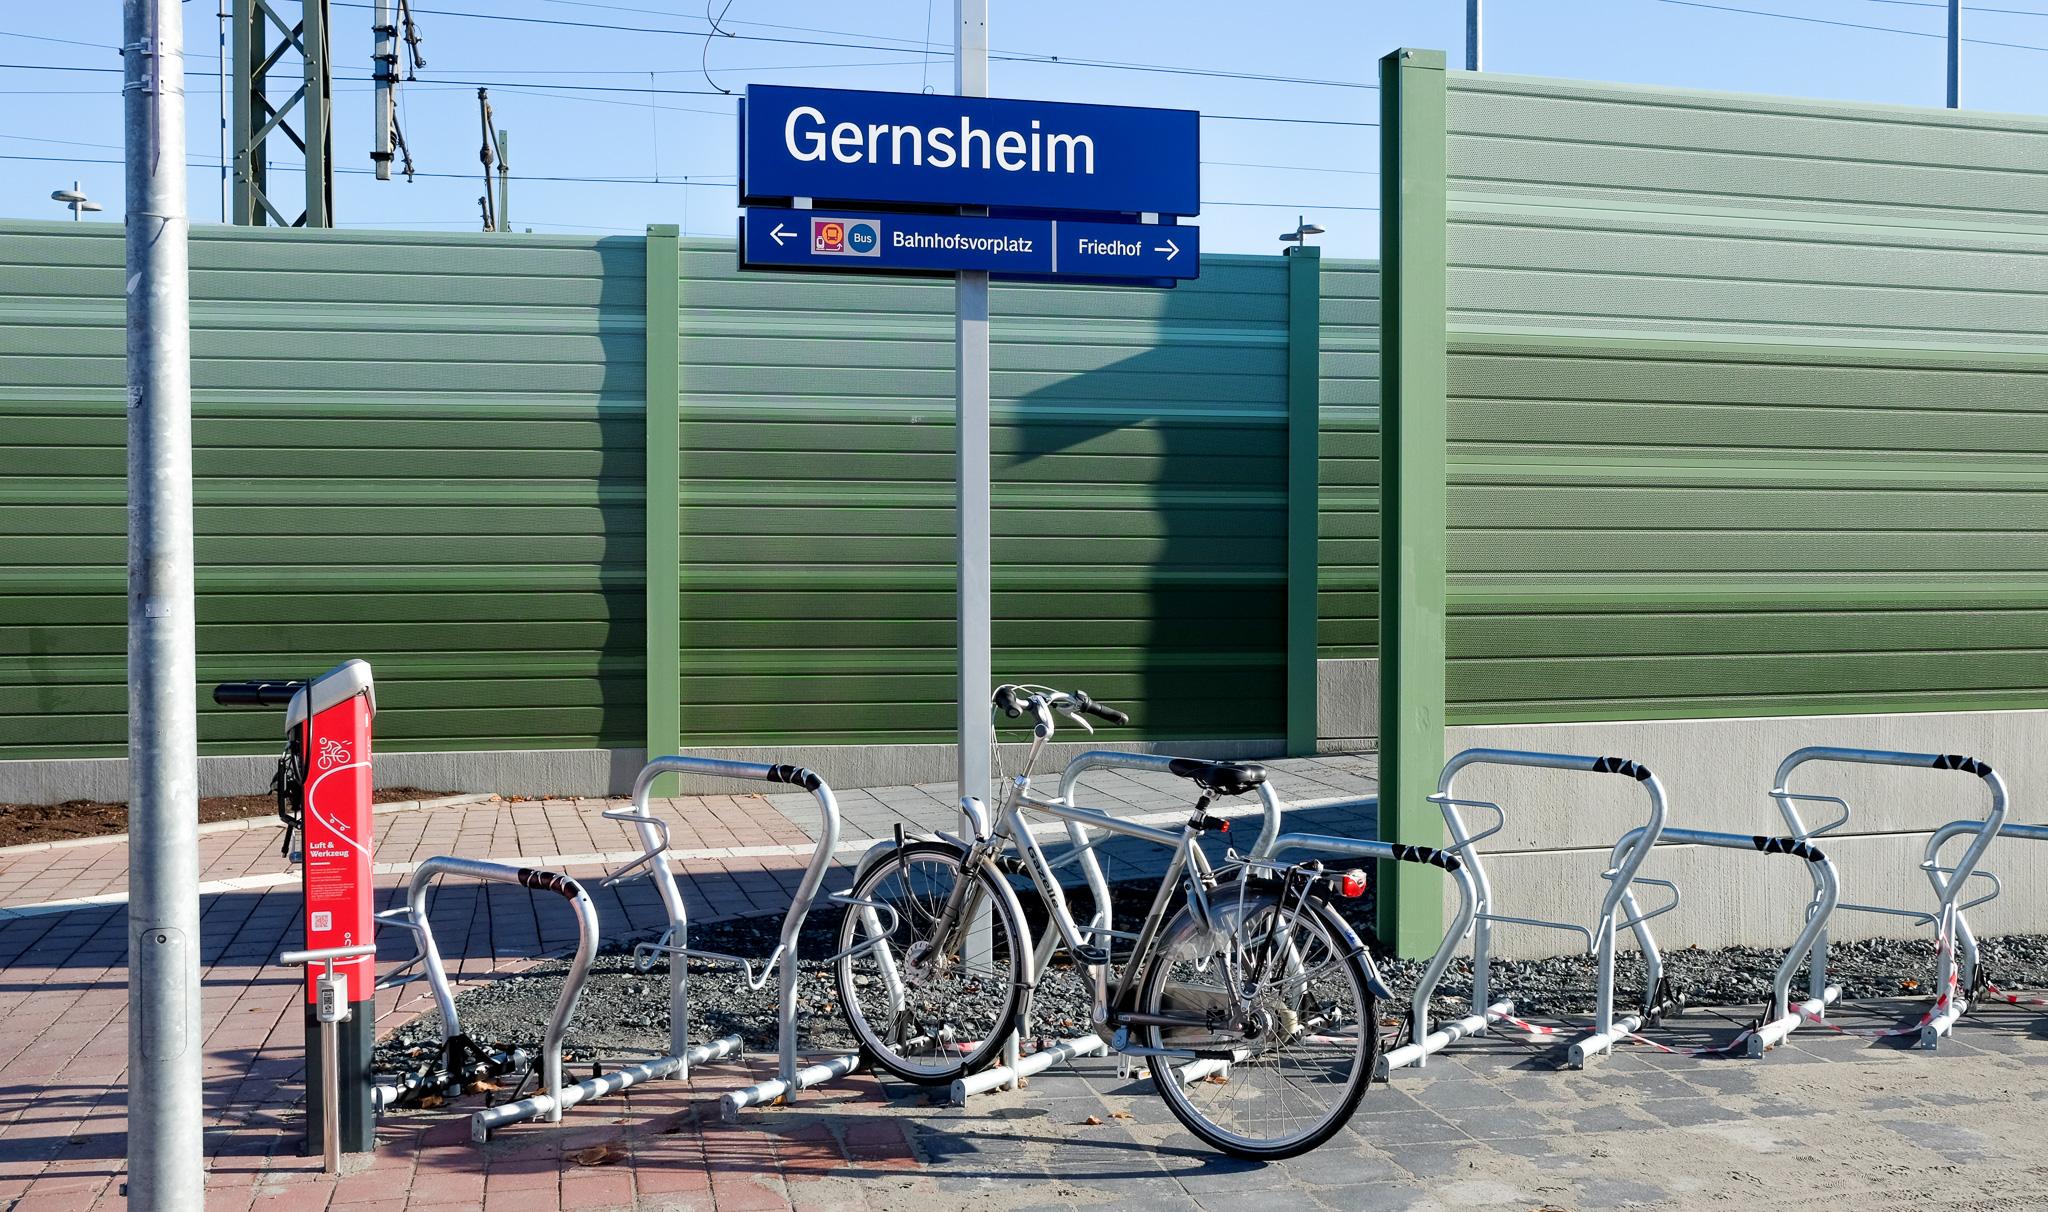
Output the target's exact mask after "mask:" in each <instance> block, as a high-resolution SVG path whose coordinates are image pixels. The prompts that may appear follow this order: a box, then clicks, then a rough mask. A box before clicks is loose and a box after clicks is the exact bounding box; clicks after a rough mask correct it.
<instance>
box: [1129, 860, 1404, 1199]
mask: <svg viewBox="0 0 2048 1212" xmlns="http://www.w3.org/2000/svg"><path fill="white" fill-rule="evenodd" d="M1214 904H1215V913H1216V914H1217V916H1218V918H1219V919H1227V920H1228V922H1229V924H1230V925H1229V928H1227V929H1224V930H1218V931H1213V932H1212V931H1210V930H1208V929H1207V928H1205V927H1204V926H1203V924H1202V923H1201V922H1200V921H1199V920H1198V919H1197V918H1196V917H1195V915H1194V912H1193V910H1192V908H1191V907H1188V908H1183V909H1182V910H1181V911H1180V913H1179V914H1177V915H1176V916H1175V917H1174V919H1173V921H1172V922H1170V923H1169V924H1168V925H1167V928H1166V930H1165V931H1164V932H1163V933H1162V935H1161V942H1160V945H1159V948H1158V950H1157V951H1155V952H1154V954H1153V959H1152V963H1151V966H1150V968H1149V969H1148V970H1147V972H1146V976H1145V982H1144V984H1143V985H1142V986H1141V987H1140V990H1139V997H1138V1005H1139V1007H1140V1008H1141V1009H1142V1010H1143V1011H1144V1012H1145V1013H1147V1014H1153V1015H1162V1016H1174V1017H1177V1018H1181V1019H1195V1020H1201V1021H1202V1022H1203V1025H1200V1026H1196V1025H1189V1026H1172V1027H1162V1026H1150V1027H1146V1028H1144V1029H1143V1030H1142V1031H1141V1032H1139V1033H1138V1034H1140V1035H1141V1036H1142V1037H1144V1038H1145V1042H1146V1043H1147V1044H1149V1045H1150V1046H1152V1047H1155V1048H1174V1049H1185V1050H1189V1051H1193V1052H1196V1053H1199V1054H1202V1056H1201V1057H1200V1058H1198V1059H1195V1060H1193V1061H1190V1060H1185V1059H1174V1058H1170V1057H1160V1056H1155V1057H1152V1058H1150V1061H1149V1064H1150V1068H1151V1070H1152V1081H1153V1084H1154V1085H1155V1086H1156V1087H1157V1088H1158V1090H1159V1095H1160V1097H1161V1098H1164V1099H1165V1100H1166V1105H1167V1107H1168V1108H1169V1109H1171V1110H1172V1111H1173V1114H1174V1115H1175V1117H1176V1118H1178V1119H1179V1120H1180V1121H1181V1123H1183V1124H1185V1125H1186V1126H1187V1128H1188V1130H1189V1131H1190V1132H1193V1133H1194V1134H1195V1135H1196V1136H1199V1137H1201V1138H1202V1139H1203V1140H1205V1141H1207V1142H1208V1143H1209V1144H1211V1145H1213V1146H1214V1147H1216V1148H1218V1149H1221V1150H1222V1151H1223V1152H1225V1153H1229V1154H1231V1155H1233V1156H1236V1157H1245V1158H1253V1159H1258V1160H1276V1159H1279V1158H1284V1157H1293V1156H1295V1155H1296V1154H1299V1153H1305V1152H1307V1151H1308V1150H1310V1149H1313V1148H1315V1147H1316V1146H1317V1145H1320V1144H1322V1143H1323V1142H1324V1141H1326V1140H1328V1139H1329V1138H1330V1137H1331V1136H1333V1135H1335V1134H1336V1133H1337V1131H1338V1130H1339V1129H1341V1128H1342V1127H1343V1126H1344V1125H1345V1124H1346V1123H1347V1122H1348V1121H1349V1120H1350V1119H1351V1114H1352V1112H1353V1111H1355V1110H1356V1109H1357V1107H1358V1102H1359V1100H1360V1099H1361V1098H1363V1097H1364V1095H1365V1091H1366V1087H1367V1085H1368V1084H1369V1083H1370V1082H1371V1081H1372V1074H1373V1065H1374V1064H1375V1063H1376V1061H1377V1053H1378V1050H1379V1033H1378V1029H1377V1026H1376V1024H1377V1016H1376V1007H1375V1005H1374V999H1373V995H1372V990H1371V987H1370V986H1369V985H1368V984H1367V980H1366V970H1365V964H1364V962H1363V961H1362V960H1361V959H1360V951H1361V950H1362V948H1361V946H1360V944H1359V943H1358V940H1357V937H1356V936H1355V935H1354V934H1353V933H1352V931H1351V928H1350V927H1349V926H1347V925H1345V923H1344V920H1343V919H1342V918H1341V917H1339V916H1338V915H1337V913H1336V912H1335V911H1334V910H1332V909H1331V908H1329V907H1328V906H1327V905H1325V904H1323V903H1322V902H1320V901H1319V900H1317V899H1316V898H1314V897H1312V896H1311V897H1309V898H1307V899H1306V901H1303V900H1299V899H1297V898H1296V897H1293V896H1289V897H1288V898H1287V901H1286V904H1285V905H1284V906H1283V904H1282V902H1281V900H1280V898H1279V897H1278V896H1277V895H1274V894H1272V893H1268V892H1250V893H1248V894H1247V895H1246V896H1245V898H1244V900H1243V901H1242V903H1241V904H1240V903H1238V902H1237V900H1236V893H1235V890H1234V889H1232V888H1230V887H1228V886H1226V887H1224V888H1222V889H1219V890H1218V891H1217V892H1216V893H1215V894H1214ZM1233 985H1236V986H1238V987H1239V988H1240V989H1243V990H1245V991H1247V992H1248V993H1249V995H1250V1001H1251V1011H1250V1014H1249V1016H1248V1017H1247V1016H1245V1015H1243V1014H1242V1013H1241V1012H1240V1009H1239V1006H1240V1003H1239V999H1238V997H1237V996H1236V993H1237V991H1238V990H1237V989H1233ZM1224 1058H1228V1059H1227V1060H1225V1059H1224ZM1190 1066H1193V1069H1194V1071H1195V1074H1196V1075H1195V1076H1193V1080H1184V1079H1185V1078H1186V1077H1187V1076H1189V1072H1188V1071H1189V1067H1190Z"/></svg>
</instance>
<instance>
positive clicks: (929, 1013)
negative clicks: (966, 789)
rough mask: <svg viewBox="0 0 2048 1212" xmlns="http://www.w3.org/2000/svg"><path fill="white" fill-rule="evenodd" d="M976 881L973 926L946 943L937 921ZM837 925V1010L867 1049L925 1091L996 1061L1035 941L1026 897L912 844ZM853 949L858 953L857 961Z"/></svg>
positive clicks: (950, 850) (870, 879) (859, 892)
mask: <svg viewBox="0 0 2048 1212" xmlns="http://www.w3.org/2000/svg"><path fill="white" fill-rule="evenodd" d="M963 881H964V882H966V883H968V884H969V887H968V890H967V891H968V896H969V899H968V902H967V904H968V906H969V913H968V915H967V920H968V925H967V926H966V927H965V928H960V929H955V930H953V931H952V932H951V933H952V934H953V936H954V937H953V938H952V939H951V940H950V941H947V940H942V939H941V938H940V937H939V935H940V930H939V919H940V917H941V916H942V915H943V913H944V911H945V908H946V904H947V902H948V900H949V899H950V898H951V897H952V896H953V891H954V889H955V888H957V887H959V886H960V885H961V883H962V882H963ZM851 896H852V899H853V900H854V901H855V902H860V903H855V904H850V905H848V906H847V909H846V916H845V917H844V918H843V919H842V920H841V922H840V925H839V946H838V950H839V951H840V952H841V953H842V954H841V958H840V960H839V962H838V964H837V965H836V971H835V976H836V977H837V980H838V984H839V1004H840V1005H842V1006H844V1007H845V1008H846V1018H847V1022H848V1023H849V1024H850V1025H851V1026H852V1027H853V1032H854V1035H855V1036H856V1037H857V1038H858V1039H859V1040H860V1043H861V1048H862V1050H863V1051H864V1052H866V1053H867V1055H868V1056H869V1057H870V1058H871V1059H872V1060H873V1061H874V1062H875V1063H876V1064H878V1065H880V1066H881V1067H882V1068H884V1069H886V1070H888V1071H889V1072H891V1073H894V1074H895V1075H896V1076H898V1077H900V1078H903V1079H904V1080H905V1081H912V1082H917V1083H919V1084H920V1085H945V1084H947V1083H950V1082H952V1081H954V1080H955V1079H957V1078H959V1077H962V1076H964V1075H966V1074H968V1073H972V1072H974V1071H975V1070H976V1069H979V1068H981V1067H982V1066H984V1065H986V1064H987V1063H988V1062H989V1061H990V1060H991V1059H993V1058H994V1057H995V1056H996V1054H997V1053H998V1052H1000V1051H1001V1049H1002V1046H1003V1041H1004V1040H1005V1039H1006V1038H1008V1037H1009V1035H1010V1032H1011V1031H1012V1030H1014V1029H1015V1027H1016V1020H1017V1015H1018V1013H1019V1010H1020V1002H1021V999H1022V995H1023V990H1022V988H1021V987H1020V985H1019V981H1020V979H1021V977H1022V965H1024V964H1027V963H1029V958H1030V957H1029V951H1030V946H1031V942H1030V939H1029V938H1027V937H1026V936H1025V934H1024V931H1023V926H1022V923H1021V921H1020V920H1019V918H1020V914H1019V913H1018V909H1017V898H1016V896H1015V894H1013V893H1012V892H1011V891H1010V889H1009V886H1008V885H1006V884H1003V883H1002V882H1000V880H999V879H998V878H997V877H996V876H994V875H992V874H991V873H990V872H989V871H988V870H987V868H982V869H980V870H977V871H975V872H972V873H969V872H967V871H965V870H964V863H963V857H962V855H961V853H960V851H959V850H958V849H956V848H954V847H952V846H949V845H946V844H944V843H942V842H913V843H911V844H909V845H907V846H904V847H902V848H900V849H898V850H895V851H892V852H891V853H890V854H889V855H888V856H887V857H885V858H883V859H881V860H880V861H878V862H876V863H875V865H874V866H873V867H871V868H869V869H868V871H867V872H866V874H864V875H862V876H861V877H860V878H859V880H857V881H856V882H855V884H854V887H853V891H852V894H851ZM848 953H851V954H848Z"/></svg>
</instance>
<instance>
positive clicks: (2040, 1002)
mask: <svg viewBox="0 0 2048 1212" xmlns="http://www.w3.org/2000/svg"><path fill="white" fill-rule="evenodd" d="M1984 992H1986V993H1988V994H1990V995H1991V996H1992V997H1995V998H1997V999H1998V1000H1999V1001H2001V1002H2005V1003H2006V1004H2008V1005H2013V1006H2048V997H2021V996H2020V995H2019V994H2017V993H2007V992H2006V991H2005V990H2003V989H2001V988H1999V987H1998V986H1997V985H1994V984H1991V983H1990V982H1989V981H1986V982H1985V984H1984Z"/></svg>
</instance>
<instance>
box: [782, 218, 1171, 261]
mask: <svg viewBox="0 0 2048 1212" xmlns="http://www.w3.org/2000/svg"><path fill="white" fill-rule="evenodd" d="M768 234H769V235H771V236H773V237H775V246H776V247H777V248H780V247H782V243H783V241H785V240H792V239H795V238H796V233H795V232H793V231H784V230H783V229H782V224H780V223H777V224H776V225H775V230H774V231H771V232H769V233H768ZM1167 260H1169V261H1171V260H1173V258H1172V257H1168V258H1167Z"/></svg>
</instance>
